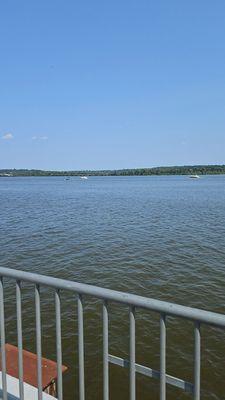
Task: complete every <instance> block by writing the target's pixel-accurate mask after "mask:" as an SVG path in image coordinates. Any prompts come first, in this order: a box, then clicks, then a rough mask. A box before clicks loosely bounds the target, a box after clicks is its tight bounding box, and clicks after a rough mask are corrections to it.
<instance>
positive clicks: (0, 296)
mask: <svg viewBox="0 0 225 400" xmlns="http://www.w3.org/2000/svg"><path fill="white" fill-rule="evenodd" d="M0 324H1V327H0V331H1V359H2V389H3V400H7V397H8V396H7V381H6V354H5V311H4V289H3V278H2V277H0Z"/></svg>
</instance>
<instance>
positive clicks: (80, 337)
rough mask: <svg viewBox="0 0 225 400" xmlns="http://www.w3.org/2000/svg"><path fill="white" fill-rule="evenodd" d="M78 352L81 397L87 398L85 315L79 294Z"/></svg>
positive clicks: (82, 398) (82, 399)
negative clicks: (85, 381)
mask: <svg viewBox="0 0 225 400" xmlns="http://www.w3.org/2000/svg"><path fill="white" fill-rule="evenodd" d="M77 305H78V353H79V399H80V400H84V399H85V383H84V316H83V302H82V296H81V295H80V294H79V295H78V300H77Z"/></svg>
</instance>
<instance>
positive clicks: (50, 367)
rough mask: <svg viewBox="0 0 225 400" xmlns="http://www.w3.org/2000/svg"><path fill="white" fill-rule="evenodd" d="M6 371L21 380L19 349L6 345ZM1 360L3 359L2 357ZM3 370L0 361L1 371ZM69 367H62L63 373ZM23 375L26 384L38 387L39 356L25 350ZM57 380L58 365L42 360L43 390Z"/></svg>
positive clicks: (45, 359)
mask: <svg viewBox="0 0 225 400" xmlns="http://www.w3.org/2000/svg"><path fill="white" fill-rule="evenodd" d="M5 350H6V370H7V374H8V375H11V376H13V377H14V378H19V370H18V348H17V347H16V346H13V345H12V344H8V343H7V344H6V346H5ZM0 358H1V357H0ZM1 369H2V366H1V360H0V370H1ZM66 370H67V367H66V366H65V365H63V366H62V372H65V371H66ZM23 375H24V379H23V380H24V382H26V383H29V384H30V385H32V386H34V387H37V386H38V383H37V355H36V354H34V353H31V352H30V351H27V350H23ZM56 379H57V363H56V362H55V361H51V360H48V359H47V358H44V357H43V358H42V389H43V390H45V389H46V388H47V387H48V386H49V385H50V384H51V383H52V382H53V381H55V380H56Z"/></svg>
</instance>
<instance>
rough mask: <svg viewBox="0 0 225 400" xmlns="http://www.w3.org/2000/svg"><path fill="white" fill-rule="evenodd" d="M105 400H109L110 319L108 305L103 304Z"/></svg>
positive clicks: (105, 302)
mask: <svg viewBox="0 0 225 400" xmlns="http://www.w3.org/2000/svg"><path fill="white" fill-rule="evenodd" d="M102 313H103V400H108V399H109V317H108V303H107V301H104V302H103V309H102Z"/></svg>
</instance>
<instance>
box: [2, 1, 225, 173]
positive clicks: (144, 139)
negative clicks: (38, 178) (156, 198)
mask: <svg viewBox="0 0 225 400" xmlns="http://www.w3.org/2000/svg"><path fill="white" fill-rule="evenodd" d="M0 9H1V12H0V57H1V62H0V93H1V95H0V168H42V169H104V168H129V167H145V166H146V167H151V166H159V165H182V164H214V163H225V2H224V1H218V0H215V1H214V2H212V1H211V0H210V1H209V0H204V1H203V0H198V1H196V0H195V1H193V0H189V1H181V0H177V1H176V0H171V1H168V0H165V1H162V0H158V1H151V0H148V1H143V0H138V1H133V0H129V1H128V0H120V1H118V0H114V1H111V2H110V1H107V0H104V1H99V0H95V1H93V0H87V1H74V0H73V1H72V0H64V1H58V0H55V1H53V0H51V1H50V0H39V1H32V0H31V1H30V0H29V1H28V0H27V1H25V0H21V1H16V0H7V1H4V2H2V4H1V8H0Z"/></svg>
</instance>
